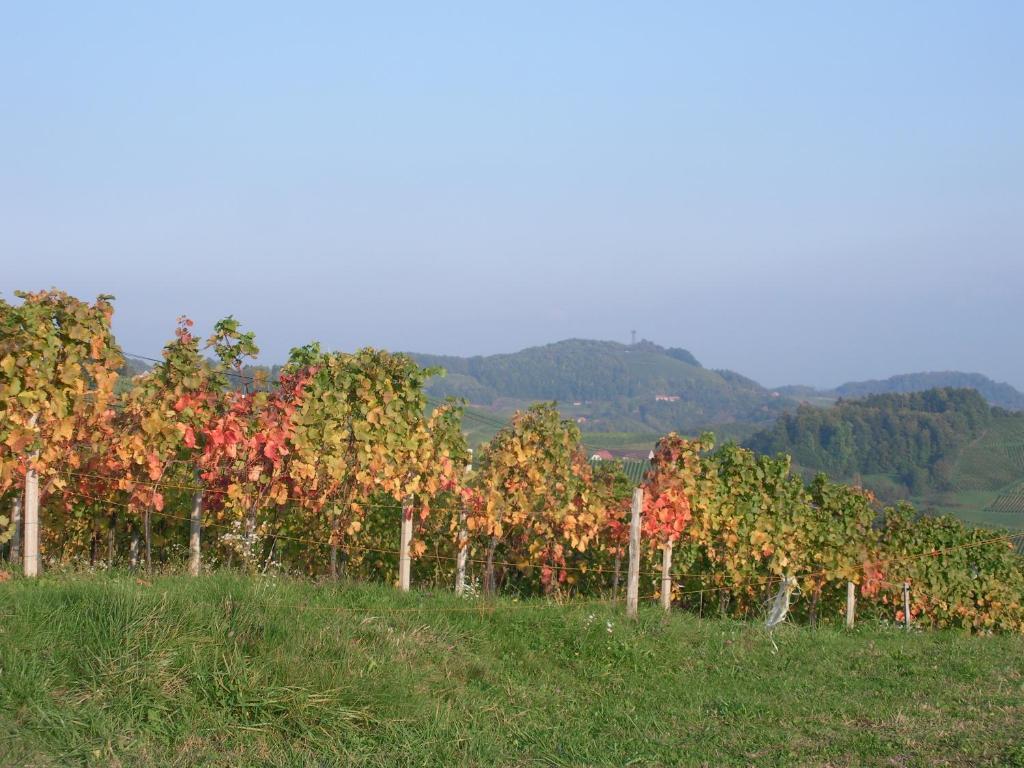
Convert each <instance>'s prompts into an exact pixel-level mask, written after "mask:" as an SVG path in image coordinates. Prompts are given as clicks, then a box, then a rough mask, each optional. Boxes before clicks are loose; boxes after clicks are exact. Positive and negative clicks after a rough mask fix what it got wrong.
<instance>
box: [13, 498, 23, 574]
mask: <svg viewBox="0 0 1024 768" xmlns="http://www.w3.org/2000/svg"><path fill="white" fill-rule="evenodd" d="M21 502H22V495H21V494H20V493H18V494H15V496H14V501H12V502H11V528H12V529H13V530H12V534H13V536H12V537H11V565H18V564H19V563H21V535H22V534H21V506H22V503H21Z"/></svg>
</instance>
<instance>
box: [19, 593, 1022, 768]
mask: <svg viewBox="0 0 1024 768" xmlns="http://www.w3.org/2000/svg"><path fill="white" fill-rule="evenodd" d="M0 606H2V613H3V616H2V621H0V763H2V764H3V765H10V766H13V765H18V766H21V765H36V766H50V765H60V766H64V765H96V766H101V765H102V766H108V765H115V766H193V765H204V766H239V765H244V766H279V765H287V766H341V765H368V766H452V765H472V766H492V765H501V766H577V765H602V766H604V765H607V766H623V765H636V766H675V765H679V766H702V765H712V766H748V765H757V766H783V765H801V766H804V765H817V766H892V765H898V766H925V765H956V766H976V765H992V766H996V765H998V766H1007V765H1024V744H1022V735H1024V731H1022V730H1021V722H1022V718H1024V638H1021V637H985V638H980V637H969V636H965V635H963V634H956V633H952V632H929V633H910V634H907V633H904V632H901V631H899V630H896V629H892V628H885V627H880V626H868V625H866V624H865V625H864V626H861V627H859V628H858V629H857V630H855V631H853V632H846V631H843V630H841V629H838V628H834V627H824V628H821V629H818V630H809V629H806V628H798V627H793V626H784V627H782V628H780V630H779V631H777V632H776V635H775V641H776V643H777V644H778V651H777V652H776V651H775V650H774V648H773V645H772V642H771V640H770V638H769V636H768V635H767V633H766V632H765V631H764V630H763V629H762V628H760V627H759V626H758V625H755V624H744V623H739V622H734V621H726V620H699V619H697V618H695V617H693V616H689V615H684V614H680V613H676V614H673V615H672V616H671V617H670V618H667V619H666V618H664V617H663V615H662V614H660V613H659V612H658V611H657V610H655V609H654V608H653V607H647V608H645V610H643V611H642V613H641V617H640V620H639V621H638V622H636V623H631V622H629V621H627V620H626V619H625V618H624V616H623V615H622V612H621V610H620V609H619V608H618V607H615V606H610V605H607V604H601V603H578V604H570V605H558V604H554V603H551V602H536V603H513V602H508V601H498V602H497V603H496V604H494V606H493V609H491V608H488V607H487V606H486V604H482V603H478V602H467V601H463V600H460V599H458V598H456V597H454V596H453V595H450V594H428V593H416V592H414V593H412V594H408V595H399V594H396V593H395V592H394V591H392V590H391V589H388V588H385V587H379V586H366V585H363V586H358V585H346V586H338V587H324V586H316V585H313V584H309V583H306V582H300V581H293V580H289V579H283V578H277V579H275V578H254V579H247V578H243V577H239V576H232V575H230V574H220V575H215V576H211V577H207V578H202V579H199V580H189V579H187V578H184V577H177V576H168V577H161V578H157V579H155V580H154V581H153V583H152V585H151V586H150V585H146V584H137V583H136V582H135V580H134V579H133V578H132V577H130V576H126V575H86V576H82V575H77V576H76V575H69V576H60V575H49V576H47V577H45V578H44V579H42V580H40V581H38V582H35V583H30V582H26V581H23V580H13V581H9V582H7V583H4V584H0ZM608 622H611V623H610V624H609V623H608Z"/></svg>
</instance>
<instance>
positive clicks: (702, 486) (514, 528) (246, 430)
mask: <svg viewBox="0 0 1024 768" xmlns="http://www.w3.org/2000/svg"><path fill="white" fill-rule="evenodd" d="M18 296H19V298H20V299H21V303H20V304H8V303H6V302H0V499H2V500H3V503H4V508H5V509H10V510H11V512H12V514H11V515H10V516H9V518H7V517H6V516H5V519H0V539H4V540H6V541H7V545H6V553H7V556H8V558H10V559H14V560H17V559H20V560H23V561H24V565H25V570H26V573H27V574H29V575H33V574H34V573H35V572H36V571H37V570H38V566H39V565H40V564H43V563H45V564H46V566H47V567H60V566H67V565H74V564H88V565H90V566H93V567H99V566H103V567H107V566H110V565H118V564H126V563H127V564H131V565H133V566H135V567H139V568H147V569H151V568H154V567H156V566H157V565H159V564H166V565H167V566H170V567H173V566H174V565H176V564H185V563H187V564H188V568H189V570H190V571H191V572H192V573H193V574H196V575H198V574H199V573H200V571H201V570H203V569H208V568H210V567H229V568H240V569H243V570H246V571H249V572H253V573H255V572H267V571H269V570H278V569H280V570H284V571H289V572H295V573H303V574H306V575H307V576H310V577H314V578H333V579H337V578H343V577H344V578H367V579H381V580H387V581H391V580H393V579H394V578H395V576H396V573H397V575H398V578H399V582H400V583H408V578H407V576H405V575H403V570H402V567H403V564H404V563H406V562H408V561H407V560H405V555H404V553H408V554H409V555H410V556H411V558H412V560H413V562H412V565H411V570H412V576H413V578H415V580H416V581H418V582H421V583H431V584H438V585H439V584H452V583H456V584H457V586H458V587H460V588H463V589H465V588H466V586H467V583H466V578H468V579H469V580H470V582H472V580H473V579H474V578H475V579H478V580H479V585H480V588H481V589H482V590H483V591H484V592H486V593H489V594H496V593H498V592H505V593H508V592H512V593H516V594H520V595H524V596H526V595H534V594H547V595H552V594H581V595H602V594H603V595H607V594H612V595H615V594H617V593H618V591H619V589H620V587H621V577H622V575H623V574H622V570H623V555H624V553H625V546H626V536H627V531H628V523H629V518H630V501H631V495H632V490H633V489H632V484H631V483H630V482H629V480H628V479H627V478H626V476H625V474H624V472H623V470H622V467H621V465H619V464H617V463H615V462H608V463H600V464H598V465H597V466H594V465H593V464H592V463H591V462H590V461H588V460H587V454H586V453H585V452H584V450H583V447H582V445H581V442H580V437H581V433H580V430H579V428H578V426H577V425H576V424H575V422H573V421H572V420H569V419H564V418H562V416H561V415H560V414H559V412H558V410H557V409H556V407H555V405H554V404H553V403H538V404H535V405H533V406H531V407H530V408H528V409H526V410H524V411H521V412H519V413H517V414H516V415H515V417H514V418H513V419H512V421H511V423H510V424H508V425H507V426H505V427H504V428H503V429H501V430H499V431H498V433H497V434H496V435H495V437H494V438H493V439H492V440H491V441H490V443H489V444H487V445H485V446H484V447H483V448H482V449H481V450H480V451H478V452H477V454H476V455H472V454H470V452H469V451H468V449H467V447H466V443H465V439H464V436H463V432H462V429H461V418H460V417H461V409H460V405H459V404H458V403H454V402H452V403H447V404H445V405H444V406H442V407H439V408H434V409H433V410H430V409H428V407H427V400H426V395H425V392H424V388H425V382H426V381H427V379H428V378H429V376H431V375H432V374H433V373H435V371H432V370H430V369H426V368H422V367H420V366H419V365H417V364H416V363H415V362H414V361H413V360H412V359H411V358H410V357H409V356H407V355H403V354H391V353H388V352H386V351H382V350H375V349H370V348H366V349H361V350H358V351H357V352H354V353H343V352H335V353H328V352H324V351H323V350H322V349H321V348H320V346H319V345H318V344H316V343H311V344H307V345H305V346H302V347H297V348H295V349H294V350H292V353H291V355H290V358H289V361H288V363H287V364H286V365H285V366H284V367H283V368H282V370H281V371H280V375H278V376H276V377H275V378H273V380H271V381H268V382H266V383H265V384H260V385H259V386H256V382H252V381H248V380H246V377H245V374H244V373H243V371H244V370H245V366H246V365H247V364H248V361H251V360H252V359H253V358H254V357H255V355H256V354H257V353H258V349H257V347H256V344H255V339H254V338H253V335H252V334H251V333H250V332H246V331H244V330H243V328H242V327H241V325H240V324H239V323H238V321H236V320H235V319H234V318H231V317H228V318H225V319H223V320H221V321H219V322H218V323H216V324H215V325H214V327H213V329H212V332H211V334H210V335H209V337H208V338H207V339H206V340H205V342H204V340H203V339H202V338H201V337H199V336H197V335H196V334H195V333H194V330H193V325H192V323H191V321H189V320H187V319H185V318H182V319H180V320H179V323H178V326H177V329H176V332H175V335H174V338H173V339H172V340H171V341H170V342H168V344H167V345H166V346H165V348H164V353H163V357H162V359H161V360H160V361H159V362H157V363H155V364H154V365H153V366H152V367H151V368H150V369H149V370H147V371H145V372H143V373H140V374H138V375H137V376H135V377H134V378H133V379H132V380H131V381H130V382H129V383H127V384H125V383H124V382H121V381H120V377H119V374H118V371H119V370H121V369H122V366H123V364H124V361H123V356H122V354H121V351H120V349H119V347H118V345H117V343H116V340H115V339H114V337H113V334H112V333H111V330H110V320H111V315H112V312H113V305H112V303H111V301H110V297H100V298H99V299H98V300H97V301H96V302H94V303H91V304H90V303H86V302H82V301H80V300H78V299H76V298H74V297H72V296H69V295H67V294H65V293H62V292H59V291H44V292H39V293H19V294H18ZM239 381H241V382H242V383H241V385H239ZM958 397H960V395H959V394H958V393H955V392H954V393H951V394H949V393H947V394H946V395H941V394H940V395H935V396H923V397H922V398H921V401H920V403H919V404H918V405H919V407H920V408H926V407H927V408H930V409H931V411H928V412H934V413H936V414H942V413H946V412H955V413H957V415H958V416H959V417H962V418H964V419H967V420H968V422H971V419H972V418H975V417H976V418H978V419H983V418H984V417H985V413H984V412H982V411H978V412H977V413H974V411H971V410H970V409H968V408H966V407H956V408H954V407H952V406H951V405H950V406H948V407H947V406H944V405H942V403H943V402H946V403H947V404H948V403H949V402H950V398H953V399H956V398H958ZM943 398H945V400H943ZM914 402H915V403H916V402H917V401H914ZM971 426H972V428H973V427H974V426H976V425H975V424H973V422H971ZM642 487H643V494H642V495H643V508H642V515H643V518H642V519H643V528H642V550H643V551H642V565H641V568H642V571H641V572H642V574H643V583H644V585H645V587H644V594H645V597H650V598H653V597H656V596H659V593H660V590H661V589H662V586H661V585H662V584H666V585H667V586H666V587H665V590H666V591H665V593H664V594H663V595H661V596H662V597H663V598H664V600H665V601H666V603H668V604H675V605H676V606H680V607H685V608H688V609H692V610H695V611H699V612H703V611H705V610H709V609H711V608H713V609H714V610H715V611H717V612H721V613H722V614H731V615H737V616H749V615H756V614H757V613H758V612H759V611H760V610H761V606H762V605H763V604H764V602H765V600H766V599H767V598H768V597H769V596H770V595H771V594H772V593H774V592H775V591H777V590H778V589H779V588H780V585H782V584H792V585H796V586H798V587H799V590H800V595H801V597H800V598H799V600H798V602H797V603H796V604H795V606H794V612H795V614H796V615H802V616H806V617H807V618H808V619H809V620H811V621H815V620H817V618H818V617H819V616H829V615H834V614H835V613H836V612H838V611H839V610H840V606H841V605H842V603H843V600H844V597H845V593H846V586H847V583H851V582H852V583H854V584H856V585H858V586H859V589H860V592H861V595H862V598H863V601H864V605H865V610H867V611H874V612H875V613H876V615H877V616H879V617H880V618H885V619H887V620H890V621H892V620H898V619H899V618H900V611H901V610H902V609H901V608H900V607H899V605H898V603H899V599H898V596H899V590H900V588H901V586H902V583H903V582H905V581H908V580H909V581H911V582H912V583H913V584H914V590H913V602H912V605H911V612H912V613H913V615H914V616H915V617H916V619H917V620H918V621H919V622H921V623H924V624H929V625H934V626H951V625H952V626H961V627H965V628H969V629H972V630H975V631H983V632H987V631H994V630H1009V631H1017V632H1020V631H1024V605H1022V603H1024V570H1022V568H1021V561H1020V559H1019V558H1017V557H1016V556H1015V555H1014V554H1013V551H1012V548H1011V547H1010V546H1009V545H1010V540H1009V538H1008V537H1006V536H1004V535H997V534H994V533H992V532H989V531H983V530H980V529H975V530H967V529H966V528H965V527H964V526H963V525H962V524H961V523H959V522H957V521H955V520H953V519H949V518H943V519H930V518H923V519H919V518H918V517H917V516H916V515H915V514H914V513H913V511H912V510H911V509H910V508H909V507H906V506H897V507H890V508H886V507H883V506H882V505H880V504H878V503H877V501H876V500H875V499H874V497H873V496H872V495H871V494H870V493H868V492H866V491H864V490H862V489H859V488H856V487H850V486H846V485H842V484H837V483H834V482H831V481H829V480H828V479H826V477H825V476H824V475H820V476H818V477H816V478H814V479H813V481H811V482H810V483H806V482H805V481H804V480H803V478H801V477H800V476H799V475H794V474H793V473H792V472H791V471H790V459H789V457H788V456H785V455H779V456H776V457H767V456H758V455H757V454H755V453H754V452H753V451H751V450H749V449H747V448H742V447H740V446H737V445H732V444H727V445H725V446H722V447H720V448H716V447H715V446H714V444H713V440H712V437H711V436H710V435H704V436H702V437H701V438H699V439H696V440H692V439H686V438H683V437H681V436H679V435H678V434H675V433H670V434H667V435H665V436H664V437H663V438H661V439H660V440H659V441H658V444H657V446H656V449H655V455H654V459H653V460H652V462H651V468H650V471H649V472H648V473H647V475H646V477H645V479H644V481H643V485H642ZM37 501H38V503H37ZM36 512H38V516H37V515H36ZM399 531H401V532H402V533H401V537H400V534H399ZM406 532H408V534H407V533H406ZM407 535H408V538H406V536H407ZM660 563H666V564H668V567H669V577H670V578H669V579H668V580H666V581H665V582H663V581H662V580H661V578H660V574H659V573H658V567H659V564H660ZM30 564H31V567H30ZM404 573H406V574H407V573H408V572H407V571H405V572H404ZM862 613H863V612H862Z"/></svg>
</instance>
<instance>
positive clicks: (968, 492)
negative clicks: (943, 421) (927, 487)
mask: <svg viewBox="0 0 1024 768" xmlns="http://www.w3.org/2000/svg"><path fill="white" fill-rule="evenodd" d="M953 481H954V484H955V485H956V490H955V491H954V492H952V493H947V494H942V495H941V496H936V497H933V498H930V499H926V500H921V501H920V503H922V505H923V506H925V507H930V508H932V509H934V510H935V511H938V512H942V513H950V514H954V515H956V516H958V517H960V518H962V519H963V520H966V521H967V522H969V523H974V524H977V525H985V526H994V527H1001V528H1014V529H1017V528H1024V506H1021V507H1020V508H1019V509H1017V505H1011V504H1007V503H1005V500H1004V503H1000V497H1001V496H1009V495H1011V494H1013V493H1014V492H1015V491H1016V490H1018V489H1019V488H1020V486H1021V484H1022V483H1024V416H1019V415H1017V416H1006V417H1000V418H997V419H995V420H994V421H993V423H992V426H991V427H990V428H989V429H988V430H986V432H985V434H983V435H982V436H981V437H980V438H978V439H977V440H975V441H974V442H973V443H971V444H970V445H969V446H967V447H966V448H965V449H964V451H963V452H962V453H961V455H960V456H959V457H958V459H957V463H956V466H955V468H954V471H953ZM1010 509H1015V510H1016V511H997V510H1010Z"/></svg>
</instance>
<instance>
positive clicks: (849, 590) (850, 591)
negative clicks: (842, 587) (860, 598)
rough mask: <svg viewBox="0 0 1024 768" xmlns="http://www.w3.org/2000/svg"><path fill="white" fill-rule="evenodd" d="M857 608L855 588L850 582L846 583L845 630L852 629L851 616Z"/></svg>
mask: <svg viewBox="0 0 1024 768" xmlns="http://www.w3.org/2000/svg"><path fill="white" fill-rule="evenodd" d="M856 608H857V587H856V586H855V585H854V583H853V582H852V581H848V582H846V628H847V629H853V616H854V612H855V611H856Z"/></svg>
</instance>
